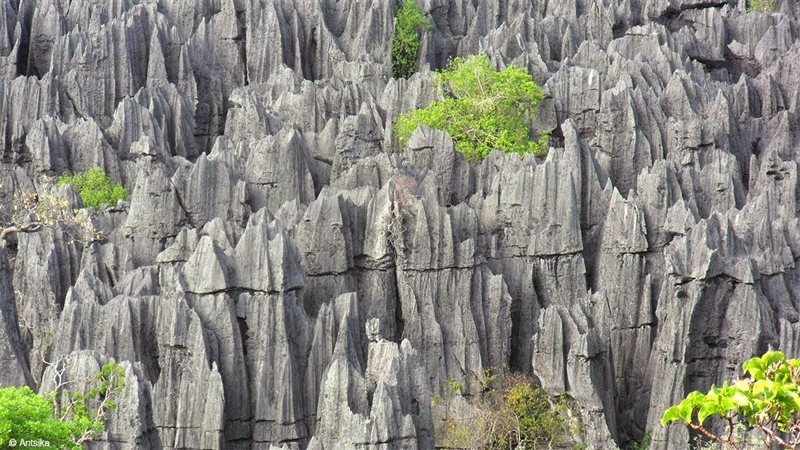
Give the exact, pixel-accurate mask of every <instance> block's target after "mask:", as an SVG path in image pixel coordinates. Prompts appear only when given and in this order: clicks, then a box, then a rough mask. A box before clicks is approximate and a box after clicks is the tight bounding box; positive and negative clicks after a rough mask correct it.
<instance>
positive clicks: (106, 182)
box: [56, 167, 128, 208]
mask: <svg viewBox="0 0 800 450" xmlns="http://www.w3.org/2000/svg"><path fill="white" fill-rule="evenodd" d="M65 184H69V185H71V186H72V187H73V188H74V189H75V190H76V191H78V192H79V193H80V195H81V200H83V206H84V207H86V208H99V207H100V205H103V204H107V205H111V206H114V205H116V204H117V201H119V200H125V199H127V198H128V189H127V188H125V186H122V185H121V184H119V183H115V182H114V181H113V180H112V179H111V178H109V177H108V175H106V173H105V172H104V171H103V169H101V168H99V167H92V168H91V169H89V170H88V171H86V172H79V173H76V174H74V175H72V176H70V175H67V174H64V175H61V176H60V177H59V178H58V182H57V183H56V186H62V185H65Z"/></svg>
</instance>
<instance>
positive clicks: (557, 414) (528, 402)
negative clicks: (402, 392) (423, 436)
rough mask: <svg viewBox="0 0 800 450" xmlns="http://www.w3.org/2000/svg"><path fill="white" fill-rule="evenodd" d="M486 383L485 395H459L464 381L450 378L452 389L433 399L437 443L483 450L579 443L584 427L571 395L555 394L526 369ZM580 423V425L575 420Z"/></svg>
mask: <svg viewBox="0 0 800 450" xmlns="http://www.w3.org/2000/svg"><path fill="white" fill-rule="evenodd" d="M494 381H496V379H495V380H491V381H489V382H488V384H487V388H486V389H485V391H484V393H483V395H482V396H480V397H479V398H473V399H471V400H470V401H469V402H467V401H466V400H464V399H463V398H461V397H460V392H461V389H462V388H463V385H461V384H460V383H455V381H454V380H451V381H450V391H451V392H450V395H447V397H446V398H445V399H444V400H442V399H440V398H438V397H437V398H435V399H434V405H433V412H434V429H435V436H436V446H437V447H440V448H471V449H481V450H514V449H519V448H580V447H581V443H580V442H576V440H575V437H576V435H580V434H582V427H581V426H580V425H579V422H578V421H577V419H575V417H574V415H573V414H572V405H571V399H569V398H568V397H566V396H560V397H555V398H551V397H550V396H548V395H547V394H546V393H545V392H543V391H542V390H541V389H539V388H537V387H535V386H534V385H533V384H532V383H531V380H530V379H529V378H527V377H525V376H523V375H519V374H512V375H509V376H507V377H506V378H505V379H504V380H503V382H502V387H500V388H499V389H493V388H489V387H488V385H489V384H493V383H494ZM576 423H578V425H576Z"/></svg>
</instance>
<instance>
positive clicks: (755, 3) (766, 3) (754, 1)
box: [747, 0, 775, 13]
mask: <svg viewBox="0 0 800 450" xmlns="http://www.w3.org/2000/svg"><path fill="white" fill-rule="evenodd" d="M753 11H761V12H765V13H771V12H773V11H775V0H747V12H753Z"/></svg>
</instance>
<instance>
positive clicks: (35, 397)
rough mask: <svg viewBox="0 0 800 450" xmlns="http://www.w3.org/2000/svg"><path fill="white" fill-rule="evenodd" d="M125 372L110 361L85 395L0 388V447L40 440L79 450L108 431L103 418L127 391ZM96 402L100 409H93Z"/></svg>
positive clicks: (23, 388)
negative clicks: (62, 395) (63, 396)
mask: <svg viewBox="0 0 800 450" xmlns="http://www.w3.org/2000/svg"><path fill="white" fill-rule="evenodd" d="M124 378H125V369H123V368H122V367H120V366H119V365H117V364H116V363H114V362H109V363H107V364H105V365H103V367H102V368H101V370H100V372H99V373H98V374H97V375H96V376H95V382H96V384H95V386H94V387H93V388H91V389H90V390H88V391H87V392H86V393H80V392H74V393H66V395H67V399H68V400H67V401H66V402H59V401H58V400H57V399H58V394H57V393H56V392H50V393H47V394H37V393H35V392H33V391H32V390H31V388H29V387H28V386H23V387H0V445H5V444H6V443H7V442H8V441H9V440H10V439H17V440H22V439H25V440H34V441H36V440H38V439H42V440H44V441H48V442H49V443H50V446H51V448H53V447H54V448H58V449H68V450H78V449H82V448H83V447H82V445H81V443H82V442H84V441H85V440H88V439H90V438H91V437H92V436H93V435H95V434H97V433H99V432H102V431H103V429H104V428H105V425H104V423H103V419H104V418H105V414H106V413H107V411H108V410H111V409H114V408H116V403H115V402H114V401H113V399H114V398H115V397H116V396H118V395H119V394H120V393H121V392H122V390H123V389H124V388H125V381H124ZM87 402H94V403H96V404H99V406H95V407H90V405H89V403H87Z"/></svg>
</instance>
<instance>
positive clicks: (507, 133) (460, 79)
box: [395, 55, 548, 161]
mask: <svg viewBox="0 0 800 450" xmlns="http://www.w3.org/2000/svg"><path fill="white" fill-rule="evenodd" d="M436 83H437V85H438V86H439V88H440V90H441V93H442V94H443V96H444V99H443V100H439V101H433V102H431V104H429V105H428V106H427V107H426V108H422V109H417V110H415V111H411V112H408V113H406V114H403V115H401V116H400V117H398V119H397V123H396V124H395V133H397V136H398V138H399V140H400V144H401V145H406V143H407V142H408V138H409V137H410V136H411V133H413V132H414V130H415V129H416V128H417V127H418V126H420V125H423V124H424V125H428V126H429V127H431V128H437V129H440V130H444V131H447V132H448V133H449V134H450V136H451V137H452V138H453V142H454V143H455V148H456V150H458V151H460V152H461V153H463V154H464V155H465V156H466V157H467V158H468V159H470V160H471V161H481V160H483V159H484V158H485V157H486V156H487V155H488V154H489V153H490V152H491V151H492V150H494V149H497V150H501V151H503V152H506V153H509V152H514V153H518V154H520V155H525V154H527V153H533V154H535V155H537V156H544V155H546V154H547V140H548V135H547V134H546V133H542V134H541V135H540V137H539V141H538V142H537V141H535V140H533V139H531V136H530V134H531V133H530V128H529V127H528V120H529V118H530V116H531V114H533V113H534V112H535V108H536V106H537V105H538V104H539V103H540V102H541V101H542V99H543V93H542V89H541V87H539V85H537V84H536V82H535V81H533V77H531V75H530V74H529V73H528V72H527V71H526V70H525V69H522V68H520V67H517V66H514V65H509V66H507V67H506V68H505V69H503V70H497V69H496V68H495V67H494V66H493V65H492V63H491V61H489V58H488V57H487V56H485V55H473V56H470V57H468V58H455V59H453V60H452V61H450V64H449V65H448V67H447V69H446V70H444V71H442V72H439V73H437V74H436Z"/></svg>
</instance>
